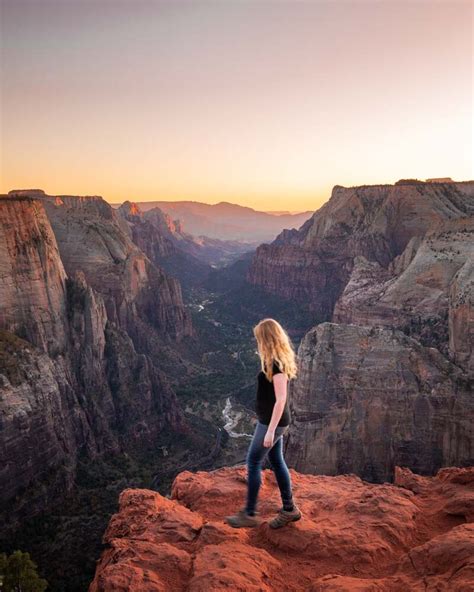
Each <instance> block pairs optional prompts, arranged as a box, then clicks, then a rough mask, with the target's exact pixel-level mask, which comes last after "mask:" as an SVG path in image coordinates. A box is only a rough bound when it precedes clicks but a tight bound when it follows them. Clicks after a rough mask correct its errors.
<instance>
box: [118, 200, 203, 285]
mask: <svg viewBox="0 0 474 592" xmlns="http://www.w3.org/2000/svg"><path fill="white" fill-rule="evenodd" d="M117 213H118V214H119V216H121V217H122V219H123V220H124V221H125V223H126V226H127V229H128V231H129V234H130V237H131V238H132V240H133V242H134V243H135V244H136V245H137V246H138V247H139V248H140V249H141V250H142V251H143V252H144V253H146V254H147V256H148V257H149V258H150V260H151V261H153V262H154V263H155V264H157V265H160V266H163V268H164V269H166V270H167V271H168V272H169V273H170V274H172V275H173V276H174V277H177V278H178V279H179V280H180V281H182V282H185V283H186V284H193V283H196V282H200V281H202V280H203V279H205V278H206V277H207V275H208V274H209V272H210V270H211V267H210V265H208V263H207V262H205V261H203V260H201V259H200V258H199V256H200V255H202V253H201V252H200V245H198V244H197V243H196V242H195V240H194V239H193V237H191V236H189V235H187V234H185V233H184V232H183V230H182V228H181V225H180V223H179V221H178V220H172V219H171V218H170V216H168V215H167V214H164V213H163V212H162V211H161V210H160V209H159V208H153V209H151V210H148V211H146V212H142V211H141V210H140V208H139V207H138V206H137V205H136V204H132V203H130V202H125V203H123V204H122V205H121V206H120V207H119V208H118V209H117ZM204 259H205V257H204Z"/></svg>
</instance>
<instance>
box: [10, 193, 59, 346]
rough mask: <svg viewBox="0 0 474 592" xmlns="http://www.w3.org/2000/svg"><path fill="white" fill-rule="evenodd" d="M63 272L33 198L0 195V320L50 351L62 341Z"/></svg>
mask: <svg viewBox="0 0 474 592" xmlns="http://www.w3.org/2000/svg"><path fill="white" fill-rule="evenodd" d="M65 279H66V273H65V271H64V267H63V264H62V261H61V259H60V256H59V252H58V247H57V244H56V239H55V236H54V234H53V232H52V230H51V226H50V224H49V221H48V218H47V216H46V214H45V211H44V209H43V207H42V206H41V205H40V204H39V202H37V201H34V200H32V199H30V198H28V197H24V198H18V199H16V200H11V199H9V198H0V324H1V326H3V327H5V326H8V327H9V328H10V330H11V331H12V332H14V333H16V334H17V335H18V336H20V337H24V338H25V339H28V340H29V341H31V342H33V343H35V344H38V345H39V346H41V347H42V349H44V350H47V351H49V352H50V353H54V352H57V351H59V350H60V349H62V348H64V344H65V339H66V336H65V327H64V324H65V316H66V310H65V294H66V284H65Z"/></svg>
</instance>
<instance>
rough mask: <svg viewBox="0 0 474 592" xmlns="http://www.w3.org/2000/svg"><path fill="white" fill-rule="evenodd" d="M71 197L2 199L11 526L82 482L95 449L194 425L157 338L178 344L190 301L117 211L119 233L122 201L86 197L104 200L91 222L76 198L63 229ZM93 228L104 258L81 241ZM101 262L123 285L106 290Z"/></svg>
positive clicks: (1, 401)
mask: <svg viewBox="0 0 474 592" xmlns="http://www.w3.org/2000/svg"><path fill="white" fill-rule="evenodd" d="M69 199H71V200H72V199H76V198H67V197H61V198H60V199H56V198H54V202H53V201H52V200H51V202H50V200H49V198H44V197H42V196H40V198H39V199H32V198H29V197H27V196H20V197H16V196H14V195H12V196H9V197H1V198H0V255H1V257H0V259H1V261H0V276H1V282H0V418H1V426H2V430H1V432H0V492H1V493H0V502H1V507H2V514H1V516H0V518H1V520H2V521H3V522H4V524H3V528H4V529H5V528H7V526H8V527H14V526H15V523H16V521H17V520H21V519H22V518H23V517H25V516H31V515H34V514H35V513H37V512H38V511H40V510H42V509H44V508H45V507H47V506H49V505H51V504H52V503H54V502H55V501H57V500H60V499H61V498H62V497H63V496H64V494H65V493H66V492H67V491H68V490H69V489H70V488H71V486H72V484H73V483H74V479H75V471H76V463H77V459H78V456H79V455H82V456H83V457H85V458H89V459H94V458H95V457H97V456H100V455H103V454H106V453H115V452H118V451H120V450H122V451H140V450H144V449H145V448H147V447H149V446H152V445H153V443H154V442H155V441H156V438H157V437H158V435H159V434H160V433H161V432H162V431H163V430H175V431H178V432H179V431H182V430H186V429H187V428H186V424H185V422H184V420H183V416H182V412H181V411H180V409H179V406H178V404H177V401H176V397H175V394H174V392H173V391H172V389H171V388H170V386H169V384H168V381H167V379H166V377H165V376H164V375H163V373H162V371H161V370H160V367H159V360H160V358H159V357H158V356H155V355H154V353H155V351H156V350H155V349H151V348H149V343H150V342H152V343H154V344H158V345H159V344H160V342H165V341H166V343H167V344H170V343H172V340H173V339H175V340H176V339H178V338H179V337H180V336H182V335H183V332H185V331H186V330H188V329H187V322H188V320H187V318H186V315H184V314H183V313H182V311H181V309H182V308H183V306H182V302H180V301H177V302H175V303H174V304H171V303H170V302H171V299H172V297H173V294H174V293H173V292H172V289H171V288H170V286H172V285H174V283H173V282H170V283H169V284H168V283H167V281H166V277H165V275H164V274H163V273H162V272H161V271H159V270H157V269H156V268H155V267H154V266H153V265H152V264H151V263H150V262H149V261H148V259H147V258H146V257H145V256H144V255H143V254H142V253H140V252H139V251H138V249H137V247H135V246H133V245H131V246H130V244H129V243H128V242H127V240H126V239H124V236H126V235H125V234H124V233H122V235H123V236H121V235H120V232H119V231H120V226H119V225H118V224H117V225H116V222H115V220H114V216H112V218H110V220H112V225H113V231H114V232H116V234H115V235H114V234H113V233H112V231H111V232H110V234H109V230H110V227H109V226H108V225H107V223H106V222H104V220H106V221H107V220H108V219H109V218H108V216H109V214H110V208H109V206H107V204H106V207H103V205H102V204H103V202H102V201H101V200H96V199H95V198H92V201H91V202H87V201H85V202H84V207H85V209H86V211H87V212H89V209H91V210H92V214H91V213H90V212H89V213H87V214H85V222H84V224H85V228H81V226H80V217H79V216H78V217H77V218H76V217H75V210H76V209H80V208H82V206H81V205H80V202H78V203H76V202H74V205H73V206H72V208H71V209H72V211H71V212H69V215H64V217H63V215H62V214H57V216H56V227H57V228H58V227H59V228H60V231H58V233H57V234H55V233H54V232H53V228H52V226H51V224H50V212H51V211H53V215H51V217H53V216H54V213H56V208H58V209H60V208H65V207H67V206H66V203H67V201H68V200H69ZM93 204H94V205H93ZM45 206H46V209H45ZM53 208H54V209H53ZM97 208H98V210H97ZM102 209H103V211H102ZM58 220H59V222H58ZM62 224H63V225H64V234H62V233H61V228H62V227H61V225H62ZM89 227H90V228H91V230H90V231H89V232H88V231H87V228H89ZM68 229H69V230H70V232H67V230H68ZM88 236H91V237H92V238H91V245H92V246H91V249H92V251H94V245H97V248H96V249H95V259H94V257H92V256H91V257H89V258H85V259H84V260H82V259H81V257H80V254H81V249H82V247H80V243H81V241H87V240H88ZM99 236H100V237H102V242H101V241H100V240H99V238H98V237H99ZM110 237H112V238H110ZM57 240H58V241H59V243H60V245H61V244H62V248H61V246H59V248H58V244H57ZM109 241H110V242H109ZM112 245H115V247H112ZM75 248H77V252H76V253H74V249H75ZM113 248H116V250H115V251H113ZM122 248H126V249H129V250H127V251H126V252H125V253H124V251H123V250H121V249H122ZM105 251H107V252H108V253H109V257H112V253H111V251H112V252H113V253H115V254H116V261H115V265H116V271H115V273H116V274H117V278H115V277H112V275H113V274H112V271H111V270H112V266H113V264H112V263H111V262H110V261H109V259H108V257H107V255H106V254H105ZM84 252H86V249H85V251H84ZM63 254H64V257H65V258H66V260H67V261H68V264H67V265H65V264H64V260H63ZM68 257H70V258H68ZM71 261H73V262H74V263H71ZM76 265H77V267H76ZM95 265H97V267H98V269H99V270H100V272H99V271H97V269H96V268H95ZM79 267H81V268H80V269H79ZM108 269H109V270H110V277H109V279H108V280H107V273H108V272H107V270H108ZM128 272H129V273H128ZM142 272H143V276H140V274H141V273H142ZM101 273H103V275H104V278H105V279H106V281H109V282H110V283H109V284H107V285H108V287H112V286H113V285H116V286H117V291H114V290H110V291H107V290H105V288H104V285H103V284H102V285H101V284H100V277H101ZM120 277H122V278H123V280H124V286H123V288H122V289H121V291H120V287H119V280H120ZM137 278H138V279H137ZM142 280H143V283H141V284H139V285H137V283H138V282H139V281H140V282H141V281H142ZM114 282H115V283H114ZM147 282H149V283H147ZM91 283H94V285H96V286H97V289H95V288H94V287H93V286H92V285H91ZM143 290H145V295H143V294H142V292H143ZM147 298H149V300H147ZM114 302H116V303H117V306H114V305H113V303H114ZM160 302H164V304H163V311H162V312H151V311H150V312H149V311H147V309H146V305H149V306H152V303H155V304H156V306H157V308H159V305H160ZM167 303H170V304H169V305H168V304H167ZM118 311H120V312H121V313H123V317H121V316H120V314H119V313H118ZM148 312H149V314H148ZM155 314H156V315H158V316H157V317H155V316H154V315H155ZM163 319H164V320H163ZM173 323H176V324H175V325H174V324H173ZM137 336H141V340H140V339H138V337H137ZM148 340H150V341H148ZM155 347H158V346H157V345H155ZM140 348H141V349H140ZM3 532H5V530H3Z"/></svg>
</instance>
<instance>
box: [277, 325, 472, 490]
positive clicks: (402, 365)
mask: <svg viewBox="0 0 474 592" xmlns="http://www.w3.org/2000/svg"><path fill="white" fill-rule="evenodd" d="M298 361H299V376H298V378H297V380H296V381H295V382H294V385H293V388H292V390H291V394H290V398H291V406H292V424H291V426H290V432H289V436H288V440H287V447H286V457H287V460H288V463H289V464H290V466H292V467H294V468H295V469H297V470H298V471H301V472H305V473H317V474H319V473H322V474H328V475H336V474H341V473H356V474H357V475H359V476H361V477H363V478H365V479H369V480H371V481H375V482H383V481H385V480H392V479H393V471H394V467H395V466H396V465H400V466H406V467H409V468H410V469H412V470H415V471H417V472H419V473H422V474H434V473H435V472H436V471H437V470H438V469H439V468H440V467H443V466H450V465H464V466H466V465H470V464H473V463H474V434H473V431H472V425H473V418H474V398H473V397H472V392H471V381H470V380H469V377H468V376H467V375H466V373H465V372H463V371H462V369H461V368H459V367H458V366H456V365H455V364H453V363H451V362H449V361H448V360H447V359H446V358H445V357H444V356H443V355H442V354H441V353H440V352H439V351H437V350H436V349H434V348H428V347H424V346H422V345H420V343H418V342H417V341H416V340H415V339H412V338H411V337H408V336H406V335H404V334H403V333H401V332H400V331H398V330H395V329H390V328H385V327H361V326H356V325H340V324H334V323H322V324H320V325H318V326H317V327H316V328H314V329H312V330H311V331H309V332H308V333H307V335H306V336H305V338H304V339H303V341H302V343H301V345H300V348H299V351H298Z"/></svg>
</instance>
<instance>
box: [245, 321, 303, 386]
mask: <svg viewBox="0 0 474 592" xmlns="http://www.w3.org/2000/svg"><path fill="white" fill-rule="evenodd" d="M253 334H254V335H255V338H256V340H257V347H258V354H259V356H260V363H261V365H262V371H263V372H264V373H265V376H266V377H267V379H268V380H269V381H270V382H272V378H273V362H276V364H277V366H278V367H279V368H280V370H281V371H282V372H283V373H284V374H286V375H287V377H288V379H291V378H295V377H296V373H297V366H296V360H295V352H294V350H293V346H292V344H291V341H290V338H289V337H288V334H287V332H286V331H285V330H284V329H283V327H282V326H281V325H280V323H278V322H277V321H275V320H274V319H263V320H262V321H260V322H259V323H258V324H257V325H255V327H254V328H253Z"/></svg>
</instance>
